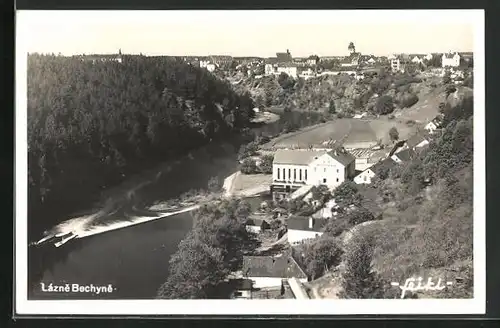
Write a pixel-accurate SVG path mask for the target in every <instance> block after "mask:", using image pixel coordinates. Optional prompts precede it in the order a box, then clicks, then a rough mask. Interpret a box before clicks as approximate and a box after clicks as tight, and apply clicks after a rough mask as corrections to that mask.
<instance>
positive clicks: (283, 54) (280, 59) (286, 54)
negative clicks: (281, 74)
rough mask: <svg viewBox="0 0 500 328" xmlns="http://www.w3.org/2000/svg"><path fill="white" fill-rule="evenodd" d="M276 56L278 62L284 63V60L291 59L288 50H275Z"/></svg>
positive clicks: (288, 60) (289, 60)
mask: <svg viewBox="0 0 500 328" xmlns="http://www.w3.org/2000/svg"><path fill="white" fill-rule="evenodd" d="M276 58H277V60H278V62H280V63H286V62H291V61H292V55H291V54H290V52H288V51H287V52H277V53H276Z"/></svg>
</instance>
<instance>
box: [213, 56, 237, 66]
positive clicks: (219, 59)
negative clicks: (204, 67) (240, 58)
mask: <svg viewBox="0 0 500 328" xmlns="http://www.w3.org/2000/svg"><path fill="white" fill-rule="evenodd" d="M209 58H210V62H212V63H213V64H215V65H217V66H222V65H230V64H232V63H233V57H231V56H220V55H216V56H210V57H209Z"/></svg>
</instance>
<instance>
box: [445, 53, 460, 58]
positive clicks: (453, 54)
mask: <svg viewBox="0 0 500 328" xmlns="http://www.w3.org/2000/svg"><path fill="white" fill-rule="evenodd" d="M455 55H458V53H456V52H448V53H444V54H443V56H444V57H445V58H448V59H450V58H453V57H454V56H455ZM459 56H460V55H459Z"/></svg>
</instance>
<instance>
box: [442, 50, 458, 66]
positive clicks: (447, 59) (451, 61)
mask: <svg viewBox="0 0 500 328" xmlns="http://www.w3.org/2000/svg"><path fill="white" fill-rule="evenodd" d="M441 63H442V66H443V68H444V67H458V66H460V55H459V54H458V53H457V52H455V53H454V54H452V53H451V51H450V52H448V53H447V54H443V56H442V57H441Z"/></svg>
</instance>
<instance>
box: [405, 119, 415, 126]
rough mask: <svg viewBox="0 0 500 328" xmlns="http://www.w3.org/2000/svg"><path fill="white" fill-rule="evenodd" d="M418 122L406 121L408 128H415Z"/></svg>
mask: <svg viewBox="0 0 500 328" xmlns="http://www.w3.org/2000/svg"><path fill="white" fill-rule="evenodd" d="M416 123H417V122H415V121H414V120H408V121H406V125H408V126H414V125H415V124H416Z"/></svg>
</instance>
